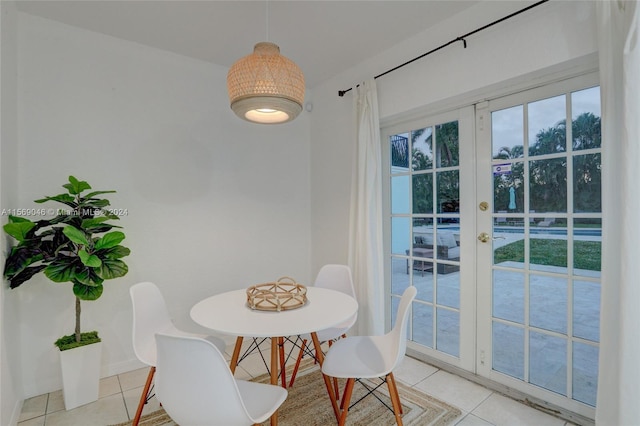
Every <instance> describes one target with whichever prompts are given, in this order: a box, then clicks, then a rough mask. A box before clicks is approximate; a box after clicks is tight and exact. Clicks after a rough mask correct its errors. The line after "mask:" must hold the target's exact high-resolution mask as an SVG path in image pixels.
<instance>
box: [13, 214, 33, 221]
mask: <svg viewBox="0 0 640 426" xmlns="http://www.w3.org/2000/svg"><path fill="white" fill-rule="evenodd" d="M17 222H31V221H30V220H29V219H26V218H24V217H20V216H13V215H9V223H17Z"/></svg>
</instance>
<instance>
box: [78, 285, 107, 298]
mask: <svg viewBox="0 0 640 426" xmlns="http://www.w3.org/2000/svg"><path fill="white" fill-rule="evenodd" d="M103 290H104V287H103V286H102V284H100V285H96V286H88V285H84V284H82V283H79V282H76V283H73V294H75V295H76V296H77V297H78V299H80V300H96V299H98V298H100V296H102V291H103Z"/></svg>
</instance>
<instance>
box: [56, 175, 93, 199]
mask: <svg viewBox="0 0 640 426" xmlns="http://www.w3.org/2000/svg"><path fill="white" fill-rule="evenodd" d="M62 187H63V188H66V189H67V191H69V194H76V195H77V194H80V193H81V192H82V191H84V190H87V189H91V185H89V184H88V183H87V182H85V181H83V180H81V181H80V180H78V179H76V178H75V177H74V176H69V183H66V184H64V185H62Z"/></svg>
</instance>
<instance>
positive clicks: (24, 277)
mask: <svg viewBox="0 0 640 426" xmlns="http://www.w3.org/2000/svg"><path fill="white" fill-rule="evenodd" d="M46 266H47V265H38V266H30V267H28V268H24V269H23V270H22V271H20V273H19V274H16V275H14V276H13V278H11V281H10V284H9V287H11V288H16V287H19V286H20V284H22V283H24V282H25V281H29V280H30V279H31V277H33V276H34V275H35V274H37V273H38V272H40V271H42V270H43V269H44V268H46Z"/></svg>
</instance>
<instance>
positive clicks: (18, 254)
mask: <svg viewBox="0 0 640 426" xmlns="http://www.w3.org/2000/svg"><path fill="white" fill-rule="evenodd" d="M43 258H44V256H43V254H42V251H41V250H40V249H39V248H38V247H31V246H17V247H13V248H12V249H11V253H10V254H9V256H8V257H7V260H6V261H5V263H4V277H5V278H7V279H13V276H14V275H16V274H18V273H20V272H21V271H22V270H24V269H25V268H26V267H27V266H29V265H31V264H33V263H36V262H39V261H41V260H42V259H43Z"/></svg>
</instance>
